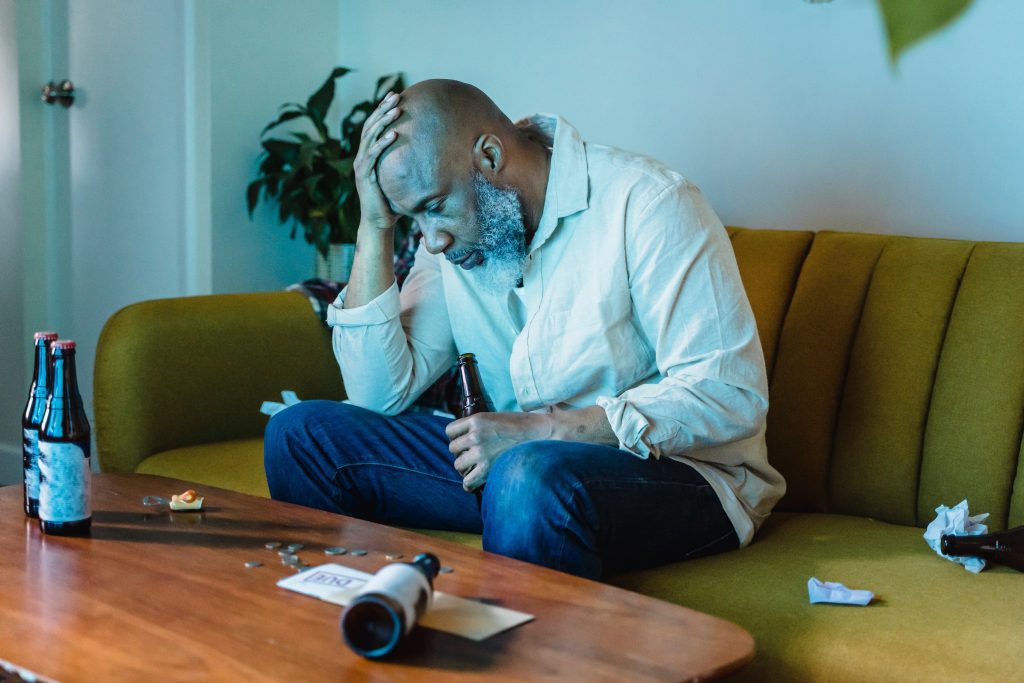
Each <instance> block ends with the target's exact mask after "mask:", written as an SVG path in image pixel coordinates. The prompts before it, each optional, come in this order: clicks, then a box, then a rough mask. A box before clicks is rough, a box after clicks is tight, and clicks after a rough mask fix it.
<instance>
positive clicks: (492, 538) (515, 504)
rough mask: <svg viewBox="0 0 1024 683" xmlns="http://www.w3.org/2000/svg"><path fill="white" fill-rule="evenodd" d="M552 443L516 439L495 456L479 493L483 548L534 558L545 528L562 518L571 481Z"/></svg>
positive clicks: (546, 533)
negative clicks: (494, 460)
mask: <svg viewBox="0 0 1024 683" xmlns="http://www.w3.org/2000/svg"><path fill="white" fill-rule="evenodd" d="M552 443H553V442H547V441H532V442H527V443H524V444H520V445H518V446H515V447H513V448H511V449H509V450H508V451H506V452H505V453H504V454H502V456H501V457H500V458H498V460H497V461H496V462H495V464H494V467H493V468H492V470H491V473H490V475H489V476H488V478H487V485H486V486H485V487H484V493H483V496H484V499H483V510H482V511H483V513H484V539H483V540H484V549H485V550H488V551H490V552H496V553H500V554H502V555H507V556H509V557H515V558H518V559H527V560H530V561H536V560H535V559H534V558H535V557H536V555H537V551H538V550H540V551H545V548H543V547H542V546H544V545H545V540H544V539H545V538H547V537H549V536H550V531H551V530H552V529H555V528H559V527H561V526H562V525H563V524H564V522H565V519H566V514H567V506H570V505H572V499H573V496H574V494H573V489H574V484H573V482H572V476H571V472H568V471H567V469H566V468H565V467H563V466H561V464H560V463H559V458H558V454H557V452H555V450H554V449H553V448H552V447H551V444H552ZM554 443H557V442H554Z"/></svg>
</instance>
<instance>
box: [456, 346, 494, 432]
mask: <svg viewBox="0 0 1024 683" xmlns="http://www.w3.org/2000/svg"><path fill="white" fill-rule="evenodd" d="M459 380H460V383H461V385H462V417H469V416H470V415H476V414H477V413H489V412H491V411H492V410H493V408H492V407H491V406H490V404H489V403H488V401H487V397H486V396H485V395H484V387H483V383H482V382H481V381H480V371H479V370H478V369H477V366H476V356H475V355H473V354H472V353H464V354H462V355H461V356H459Z"/></svg>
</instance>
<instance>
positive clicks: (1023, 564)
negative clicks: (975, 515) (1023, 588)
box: [939, 526, 1024, 572]
mask: <svg viewBox="0 0 1024 683" xmlns="http://www.w3.org/2000/svg"><path fill="white" fill-rule="evenodd" d="M939 547H940V548H941V549H942V552H943V553H944V554H946V555H949V556H951V557H965V556H966V557H980V558H982V559H983V560H985V561H986V562H995V563H997V564H1005V565H1006V566H1007V567H1013V568H1014V569H1016V570H1017V571H1019V572H1024V526H1019V527H1015V528H1013V529H1007V530H1006V531H997V532H996V533H993V534H979V535H977V536H955V535H953V534H943V535H942V538H940V539H939Z"/></svg>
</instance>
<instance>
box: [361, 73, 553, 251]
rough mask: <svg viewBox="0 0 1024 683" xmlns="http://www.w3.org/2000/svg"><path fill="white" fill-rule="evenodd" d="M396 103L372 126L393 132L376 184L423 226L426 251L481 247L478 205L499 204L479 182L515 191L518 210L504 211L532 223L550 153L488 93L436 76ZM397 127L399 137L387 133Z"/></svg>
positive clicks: (509, 193) (482, 209)
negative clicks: (386, 118) (386, 119)
mask: <svg viewBox="0 0 1024 683" xmlns="http://www.w3.org/2000/svg"><path fill="white" fill-rule="evenodd" d="M392 106H393V107H394V109H395V110H396V112H397V118H395V119H394V121H393V122H392V123H390V124H389V125H387V126H386V127H385V128H384V129H383V130H380V129H377V130H375V135H376V136H378V137H377V138H376V139H377V140H393V142H389V143H388V144H386V145H385V146H384V147H383V151H382V152H381V153H380V156H379V157H378V159H377V164H376V170H377V174H376V177H377V184H378V186H379V187H380V190H381V192H382V193H383V195H384V199H386V200H387V203H388V204H389V205H390V207H391V210H392V211H393V212H395V213H397V214H400V215H404V216H408V217H410V218H411V219H412V220H413V222H414V223H415V225H416V226H417V227H418V228H419V229H420V230H421V231H422V233H423V235H424V238H425V242H426V244H427V249H428V250H429V251H431V252H432V253H439V252H442V251H443V252H445V254H446V256H448V257H449V258H450V259H451V258H453V255H459V254H463V255H465V254H468V253H470V252H478V251H479V248H480V244H479V243H478V242H479V240H480V239H481V226H482V225H483V223H484V222H485V221H482V220H481V212H484V214H489V213H493V211H494V210H495V207H496V206H497V205H496V204H495V203H493V202H492V205H491V206H490V207H489V208H488V207H485V206H484V203H483V202H482V201H481V197H482V195H481V188H484V189H483V191H484V192H486V191H489V190H491V189H494V190H497V191H499V192H500V193H505V194H504V195H502V196H503V197H506V198H514V200H515V201H514V203H515V205H516V208H515V210H514V211H506V213H511V214H515V215H514V216H513V217H514V218H515V219H516V220H518V221H519V222H520V223H522V222H523V219H524V217H525V220H526V225H527V230H528V231H532V230H533V229H534V228H535V226H536V221H537V220H538V219H539V216H540V212H541V210H542V207H543V204H544V192H545V187H546V185H547V175H548V159H549V153H548V151H547V149H546V148H545V147H543V146H542V145H539V144H538V143H536V142H535V141H533V140H531V139H530V138H529V137H528V136H527V135H526V134H524V133H523V132H522V131H520V130H519V129H518V128H516V126H515V125H514V124H513V123H512V121H510V120H509V118H508V117H507V116H505V114H504V113H503V112H502V111H501V110H500V109H499V108H498V107H497V105H495V104H494V102H493V101H491V98H489V97H488V96H487V95H485V94H484V93H483V92H482V91H481V90H480V89H479V88H475V87H473V86H472V85H469V84H468V83H462V82H459V81H451V80H439V79H438V80H429V81H422V82H420V83H416V84H415V85H412V86H410V87H409V88H407V89H406V90H405V91H404V92H402V93H401V94H400V95H399V97H398V99H397V101H396V102H395V103H394V104H393V105H392ZM392 131H393V132H394V133H397V137H385V136H388V133H390V132H392ZM488 196H489V195H488ZM484 199H486V197H484ZM523 214H525V216H524V215H523ZM484 218H486V216H484ZM478 260H479V259H478ZM453 262H454V261H453ZM467 263H468V262H467ZM463 267H466V265H465V264H464V265H463Z"/></svg>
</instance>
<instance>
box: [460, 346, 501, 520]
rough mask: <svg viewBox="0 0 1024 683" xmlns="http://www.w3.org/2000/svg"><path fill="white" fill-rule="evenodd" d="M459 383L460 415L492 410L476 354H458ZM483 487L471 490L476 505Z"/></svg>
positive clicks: (480, 503) (478, 503)
mask: <svg viewBox="0 0 1024 683" xmlns="http://www.w3.org/2000/svg"><path fill="white" fill-rule="evenodd" d="M459 384H460V385H461V386H462V417H469V416H470V415H476V414H477V413H490V412H493V411H494V407H493V406H492V405H491V404H490V402H489V401H488V400H487V396H486V395H485V394H484V385H483V382H481V381H480V370H479V369H478V368H477V366H476V356H475V355H474V354H472V353H464V354H462V355H460V356H459ZM483 488H484V487H483V486H481V487H480V488H478V489H476V490H475V491H473V494H474V495H476V504H477V505H478V506H482V505H483V498H482V493H481V492H482V491H483Z"/></svg>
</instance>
